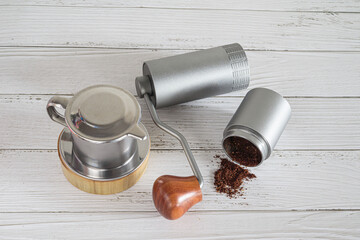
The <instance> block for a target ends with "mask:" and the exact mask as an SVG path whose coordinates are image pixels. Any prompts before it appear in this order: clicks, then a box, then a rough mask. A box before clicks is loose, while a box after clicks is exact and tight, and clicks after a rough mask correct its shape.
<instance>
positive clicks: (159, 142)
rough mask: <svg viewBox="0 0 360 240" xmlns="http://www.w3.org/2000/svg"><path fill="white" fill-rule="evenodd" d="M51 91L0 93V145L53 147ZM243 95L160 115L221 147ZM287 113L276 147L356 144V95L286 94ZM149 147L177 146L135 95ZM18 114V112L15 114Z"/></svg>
mask: <svg viewBox="0 0 360 240" xmlns="http://www.w3.org/2000/svg"><path fill="white" fill-rule="evenodd" d="M50 97H51V96H41V95H31V96H26V95H2V96H0V109H1V110H2V112H3V113H6V114H1V115H0V132H1V134H2V138H0V149H56V140H57V137H58V135H59V133H60V131H61V130H62V129H61V126H60V125H58V124H56V123H54V122H52V121H51V120H50V118H49V117H48V115H47V113H46V110H45V106H46V103H47V101H48V99H49V98H50ZM241 100H242V98H229V97H216V98H208V99H203V100H199V101H194V102H190V103H186V104H181V105H177V106H173V107H171V108H164V109H160V110H159V111H158V112H159V116H160V118H161V119H162V120H163V121H164V122H165V123H167V124H169V125H170V126H172V127H174V128H175V129H177V130H178V131H180V132H181V133H183V134H184V136H185V137H186V138H187V140H188V142H189V144H190V147H191V148H193V149H220V148H221V145H220V143H221V139H222V132H223V131H224V129H225V127H226V125H227V123H228V122H229V120H230V118H231V117H232V115H233V114H234V112H235V110H236V109H237V108H238V106H239V104H240V103H241ZM288 100H289V102H290V105H291V107H292V118H291V119H290V122H289V124H288V126H287V127H286V129H285V131H284V133H283V135H282V136H281V138H280V141H279V142H278V144H277V146H276V149H359V146H360V127H359V126H360V118H359V114H358V113H359V112H360V98H340V99H337V98H289V99H288ZM140 104H141V107H142V123H144V125H145V127H146V128H147V130H148V131H149V134H150V136H151V138H152V149H181V145H180V144H179V142H178V141H177V139H175V138H173V137H172V136H170V135H169V134H166V133H165V132H163V131H162V130H160V129H159V128H158V127H156V126H155V124H154V123H153V121H152V120H151V117H150V115H149V112H148V110H147V108H146V106H145V104H144V101H143V100H142V99H140ZM19 113H21V115H19Z"/></svg>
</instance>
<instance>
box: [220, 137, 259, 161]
mask: <svg viewBox="0 0 360 240" xmlns="http://www.w3.org/2000/svg"><path fill="white" fill-rule="evenodd" d="M223 146H224V149H225V151H226V152H227V154H228V155H229V157H231V159H232V160H233V161H235V162H238V163H239V164H241V165H243V166H247V167H255V166H257V165H259V164H260V162H261V152H260V150H259V149H258V148H257V147H256V146H255V145H254V144H252V143H251V142H249V141H248V140H246V139H244V138H241V137H228V138H226V139H225V140H224V142H223Z"/></svg>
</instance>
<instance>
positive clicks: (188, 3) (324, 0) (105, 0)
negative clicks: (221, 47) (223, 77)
mask: <svg viewBox="0 0 360 240" xmlns="http://www.w3.org/2000/svg"><path fill="white" fill-rule="evenodd" d="M24 5H27V6H59V7H64V6H65V7H67V6H76V7H112V8H115V7H119V8H135V7H136V8H174V9H194V8H195V9H196V8H198V9H204V10H208V9H214V10H218V9H228V10H253V11H256V10H260V11H298V12H300V11H316V12H318V11H320V12H359V11H360V5H359V1H358V0H348V1H332V0H320V1H319V0H310V1H299V0H277V1H276V0H258V1H252V0H244V1H241V4H239V1H236V0H223V1H213V0H202V1H201V0H183V1H167V0H147V1H143V0H133V1H127V0H118V1H112V0H87V1H83V0H59V1H49V0H27V1H23V0H3V1H1V6H24Z"/></svg>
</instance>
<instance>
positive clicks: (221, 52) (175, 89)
mask: <svg viewBox="0 0 360 240" xmlns="http://www.w3.org/2000/svg"><path fill="white" fill-rule="evenodd" d="M249 81H250V70H249V65H248V60H247V57H246V54H245V51H244V50H243V48H242V47H241V46H240V44H238V43H233V44H229V45H224V46H220V47H215V48H210V49H205V50H200V51H196V52H190V53H186V54H181V55H176V56H171V57H166V58H161V59H156V60H151V61H147V62H145V63H144V65H143V76H141V77H137V78H136V89H137V94H138V96H139V97H143V95H144V94H145V93H147V94H149V96H150V97H151V101H152V102H153V104H154V106H155V107H156V108H162V107H167V106H171V105H175V104H179V103H184V102H189V101H192V100H196V99H201V98H206V97H211V96H215V95H220V94H224V93H229V92H232V91H237V90H241V89H246V88H247V87H248V86H249Z"/></svg>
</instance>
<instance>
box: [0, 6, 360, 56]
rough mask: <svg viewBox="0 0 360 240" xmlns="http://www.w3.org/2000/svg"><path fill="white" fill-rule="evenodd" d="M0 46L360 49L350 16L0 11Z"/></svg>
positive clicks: (358, 26)
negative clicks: (235, 43)
mask: <svg viewBox="0 0 360 240" xmlns="http://www.w3.org/2000/svg"><path fill="white" fill-rule="evenodd" d="M0 26H1V28H0V35H1V38H0V46H67V47H70V46H74V47H75V46H76V47H119V48H172V49H174V48H176V49H193V48H207V47H211V46H218V45H222V44H226V43H232V42H240V43H241V44H242V45H243V46H244V47H245V48H246V49H260V50H261V49H262V50H270V49H271V50H304V49H307V50H331V51H335V50H336V51H340V50H344V51H345V50H346V51H358V50H360V44H359V43H360V38H359V32H360V31H359V30H360V18H359V17H358V14H356V13H309V12H308V13H306V12H304V13H303V12H267V11H265V12H256V11H242V12H241V13H240V12H237V11H229V10H213V11H203V10H197V9H192V10H187V11H184V10H182V9H149V8H126V9H125V8H101V7H100V8H96V7H91V8H78V7H66V8H59V7H43V6H23V7H17V6H3V7H1V8H0Z"/></svg>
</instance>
